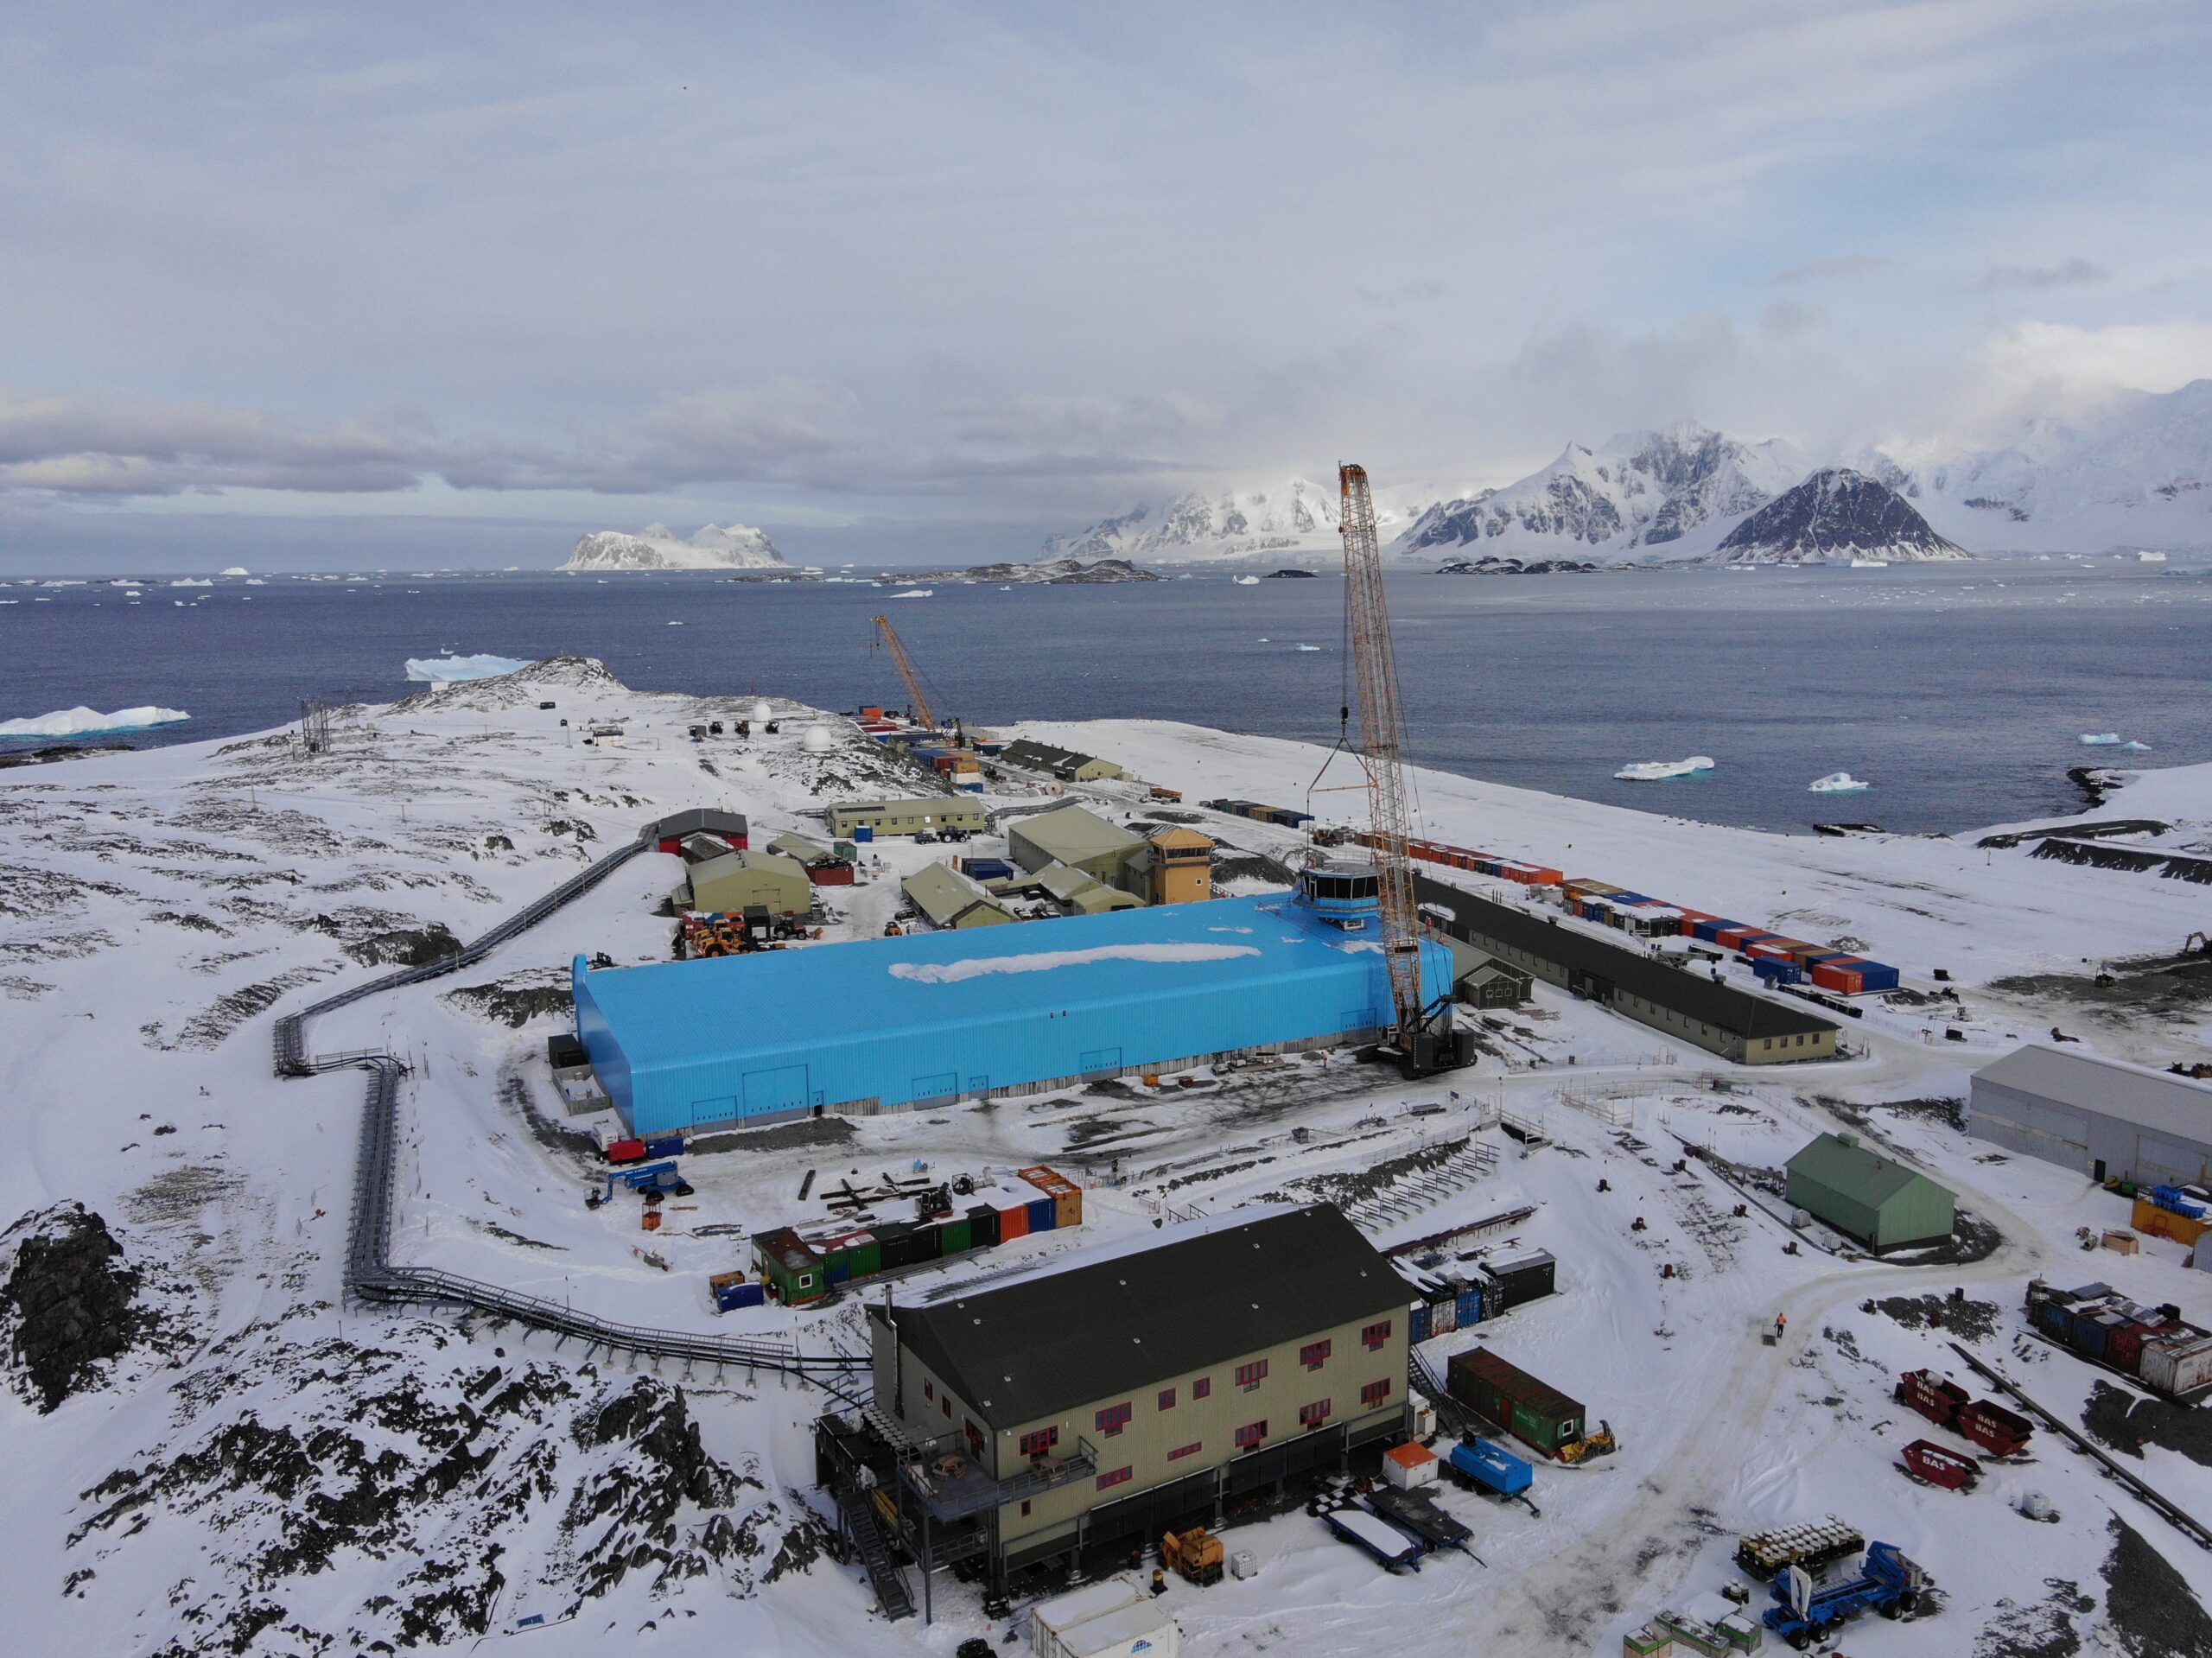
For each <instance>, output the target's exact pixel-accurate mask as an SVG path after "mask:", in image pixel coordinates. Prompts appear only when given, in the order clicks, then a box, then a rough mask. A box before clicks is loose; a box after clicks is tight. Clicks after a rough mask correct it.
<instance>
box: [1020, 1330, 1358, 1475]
mask: <svg viewBox="0 0 2212 1658" xmlns="http://www.w3.org/2000/svg"><path fill="white" fill-rule="evenodd" d="M1390 1324H1391V1321H1390V1320H1389V1319H1388V1318H1384V1319H1382V1320H1380V1321H1378V1322H1377V1323H1375V1324H1369V1325H1367V1326H1366V1327H1365V1328H1363V1330H1362V1331H1360V1332H1359V1339H1360V1343H1361V1344H1362V1345H1363V1346H1364V1347H1366V1348H1367V1349H1368V1350H1370V1352H1371V1351H1373V1350H1376V1349H1377V1348H1380V1347H1382V1346H1383V1344H1386V1343H1387V1342H1389V1339H1390ZM1334 1346H1335V1344H1334V1343H1333V1342H1330V1341H1318V1342H1308V1343H1306V1345H1305V1346H1303V1347H1301V1348H1300V1349H1299V1350H1298V1362H1299V1363H1300V1364H1302V1365H1304V1366H1305V1367H1306V1369H1309V1370H1318V1369H1320V1368H1321V1367H1322V1366H1323V1365H1324V1364H1325V1363H1328V1361H1329V1356H1330V1353H1331V1352H1332V1350H1333V1348H1334ZM1267 1379H1268V1361H1267V1360H1265V1359H1254V1360H1253V1361H1252V1362H1251V1363H1249V1364H1240V1365H1238V1366H1237V1367H1236V1385H1237V1386H1238V1387H1239V1388H1243V1390H1244V1391H1245V1392H1246V1393H1250V1392H1252V1391H1254V1390H1255V1388H1258V1387H1259V1385H1260V1384H1261V1383H1262V1382H1265V1381H1266V1380H1267ZM1212 1394H1213V1378H1212V1377H1211V1376H1199V1377H1198V1378H1197V1379H1196V1380H1194V1381H1193V1382H1192V1383H1191V1397H1192V1399H1194V1400H1197V1399H1207V1398H1211V1396H1212ZM1154 1402H1155V1405H1156V1407H1157V1408H1158V1409H1160V1410H1163V1411H1171V1410H1173V1409H1174V1408H1175V1389H1174V1388H1161V1389H1160V1393H1159V1396H1158V1398H1157V1400H1156V1401H1154ZM1134 1416H1135V1406H1134V1405H1133V1404H1132V1403H1131V1402H1130V1401H1128V1400H1123V1401H1122V1402H1121V1403H1120V1404H1118V1405H1109V1406H1107V1407H1105V1408H1104V1409H1103V1410H1101V1411H1100V1412H1099V1413H1097V1416H1096V1420H1095V1421H1094V1422H1093V1426H1095V1427H1096V1429H1097V1431H1098V1432H1100V1433H1101V1434H1103V1435H1104V1436H1105V1437H1106V1438H1108V1439H1111V1438H1113V1437H1114V1436H1115V1435H1116V1434H1117V1433H1119V1432H1121V1431H1122V1429H1123V1428H1125V1427H1127V1426H1128V1425H1129V1422H1130V1420H1131V1419H1132V1417H1134ZM1047 1435H1049V1436H1050V1437H1049V1438H1047V1437H1046V1436H1047ZM1058 1437H1059V1430H1058V1429H1057V1428H1050V1429H1045V1430H1041V1431H1040V1432H1037V1433H1029V1434H1025V1435H1023V1436H1022V1440H1021V1449H1022V1452H1023V1454H1024V1455H1025V1456H1042V1455H1043V1454H1044V1453H1045V1452H1046V1450H1048V1449H1050V1448H1051V1446H1052V1445H1053V1444H1056V1443H1057V1442H1058ZM1032 1440H1041V1441H1042V1443H1041V1444H1039V1445H1038V1446H1037V1448H1036V1449H1034V1450H1032V1449H1031V1444H1030V1442H1031V1441H1032Z"/></svg>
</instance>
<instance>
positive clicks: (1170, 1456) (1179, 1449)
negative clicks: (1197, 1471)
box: [1167, 1439, 1205, 1462]
mask: <svg viewBox="0 0 2212 1658" xmlns="http://www.w3.org/2000/svg"><path fill="white" fill-rule="evenodd" d="M1202 1445H1205V1440H1203V1439H1193V1440H1192V1441H1191V1443H1190V1444H1188V1445H1177V1446H1176V1447H1175V1448H1174V1449H1173V1451H1171V1452H1168V1453H1167V1460H1168V1461H1170V1462H1180V1461H1181V1460H1182V1459H1183V1458H1185V1457H1195V1456H1197V1455H1198V1450H1199V1447H1200V1446H1202Z"/></svg>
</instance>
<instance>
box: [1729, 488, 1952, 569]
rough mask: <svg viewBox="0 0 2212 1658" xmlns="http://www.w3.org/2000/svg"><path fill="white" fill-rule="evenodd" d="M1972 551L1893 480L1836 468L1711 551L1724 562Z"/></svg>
mask: <svg viewBox="0 0 2212 1658" xmlns="http://www.w3.org/2000/svg"><path fill="white" fill-rule="evenodd" d="M1965 557H1967V550H1966V549H1964V548H1963V547H1960V546H1958V545H1956V544H1955V543H1951V542H1948V541H1946V540H1944V539H1943V537H1941V536H1939V535H1937V534H1936V532H1935V531H1934V530H1931V529H1929V527H1928V520H1927V519H1925V518H1922V517H1921V516H1920V514H1919V513H1918V512H1916V511H1914V510H1913V506H1912V504H1911V503H1910V501H1908V500H1906V499H1904V497H1903V496H1902V495H1899V494H1898V493H1897V492H1896V491H1895V490H1893V489H1891V487H1890V486H1888V485H1886V484H1884V483H1882V482H1881V481H1879V480H1877V479H1873V478H1869V477H1868V476H1867V475H1866V473H1863V472H1853V470H1851V468H1849V467H1829V468H1827V469H1826V470H1824V471H1821V472H1816V473H1814V474H1813V475H1812V476H1811V477H1809V478H1808V479H1807V480H1805V481H1804V482H1803V483H1802V484H1799V485H1798V486H1796V488H1794V489H1791V490H1789V491H1788V492H1786V493H1784V494H1783V495H1782V496H1780V497H1779V498H1778V499H1776V500H1774V501H1772V502H1770V503H1769V504H1768V505H1765V506H1763V507H1761V508H1760V509H1759V510H1758V511H1756V512H1754V513H1752V514H1751V517H1749V518H1745V520H1744V521H1743V522H1742V523H1741V524H1738V525H1737V526H1736V527H1735V528H1734V529H1733V530H1730V531H1729V532H1728V534H1727V536H1726V537H1724V538H1723V540H1722V541H1721V543H1720V545H1719V549H1718V550H1717V551H1716V552H1715V553H1714V554H1713V559H1714V561H1715V562H1719V563H1723V564H1817V563H1822V562H1827V561H1830V560H1848V559H1853V558H1865V559H1880V560H1885V561H1887V562H1899V561H1904V560H1929V559H1953V558H1965Z"/></svg>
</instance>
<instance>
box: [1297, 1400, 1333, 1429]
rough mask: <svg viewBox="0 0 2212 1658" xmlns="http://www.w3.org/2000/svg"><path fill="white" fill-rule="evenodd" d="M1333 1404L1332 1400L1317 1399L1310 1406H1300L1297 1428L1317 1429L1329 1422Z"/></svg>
mask: <svg viewBox="0 0 2212 1658" xmlns="http://www.w3.org/2000/svg"><path fill="white" fill-rule="evenodd" d="M1335 1404H1336V1401H1334V1400H1332V1399H1317V1400H1315V1401H1313V1403H1312V1404H1310V1405H1300V1407H1298V1426H1300V1427H1306V1428H1313V1427H1319V1426H1321V1425H1322V1424H1323V1423H1325V1422H1326V1421H1327V1420H1329V1413H1330V1411H1331V1410H1332V1408H1333V1407H1334V1406H1335Z"/></svg>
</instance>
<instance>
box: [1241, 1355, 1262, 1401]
mask: <svg viewBox="0 0 2212 1658" xmlns="http://www.w3.org/2000/svg"><path fill="white" fill-rule="evenodd" d="M1267 1379H1268V1362H1267V1360H1265V1359H1254V1360H1253V1361H1252V1362H1251V1363H1249V1364H1240V1365H1238V1366H1237V1367H1236V1385H1237V1386H1238V1387H1240V1388H1243V1389H1244V1391H1245V1392H1246V1393H1250V1392H1251V1391H1252V1390H1253V1389H1254V1388H1256V1387H1258V1386H1259V1385H1260V1384H1261V1383H1262V1382H1265V1381H1266V1380H1267Z"/></svg>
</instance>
